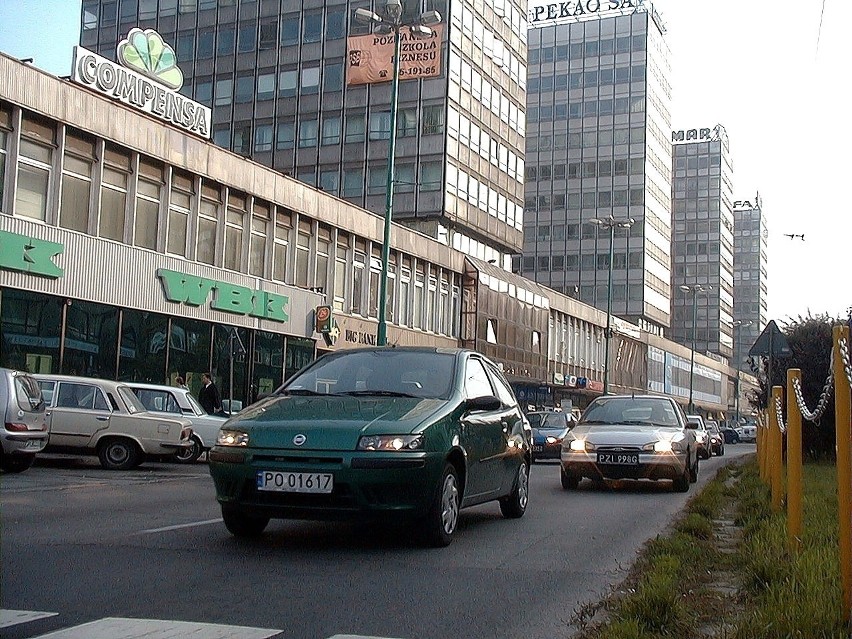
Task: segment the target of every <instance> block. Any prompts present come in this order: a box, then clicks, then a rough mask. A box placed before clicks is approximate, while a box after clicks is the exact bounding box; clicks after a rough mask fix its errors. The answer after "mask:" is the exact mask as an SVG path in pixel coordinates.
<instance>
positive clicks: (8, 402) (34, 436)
mask: <svg viewBox="0 0 852 639" xmlns="http://www.w3.org/2000/svg"><path fill="white" fill-rule="evenodd" d="M0 409H1V410H2V411H3V427H2V429H0V442H2V444H3V446H2V455H0V468H2V469H3V470H4V471H5V472H7V473H20V472H22V471H25V470H26V469H27V468H29V467H30V466H32V465H33V461H34V460H35V456H36V453H37V452H39V451H40V450H42V449H43V448H44V447H45V446H47V441H48V435H49V434H48V428H47V421H46V419H45V407H44V400H43V399H42V396H41V390H40V389H39V387H38V384H37V383H36V381H35V380H34V379H33V378H32V377H30V376H29V375H28V374H27V373H22V372H20V371H14V370H11V369H9V368H0Z"/></svg>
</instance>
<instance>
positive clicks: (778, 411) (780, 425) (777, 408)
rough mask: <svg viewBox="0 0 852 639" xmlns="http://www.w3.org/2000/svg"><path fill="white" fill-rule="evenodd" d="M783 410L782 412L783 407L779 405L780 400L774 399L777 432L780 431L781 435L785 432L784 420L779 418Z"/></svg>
mask: <svg viewBox="0 0 852 639" xmlns="http://www.w3.org/2000/svg"><path fill="white" fill-rule="evenodd" d="M783 410H784V407H783V406H782V405H781V398H780V397H776V398H775V420H776V421H777V422H778V430H780V431H781V433H782V434H783V433H786V432H787V424H785V423H784V419H783V417H781V415H783V413H782V412H781V411H783Z"/></svg>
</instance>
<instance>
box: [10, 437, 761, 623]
mask: <svg viewBox="0 0 852 639" xmlns="http://www.w3.org/2000/svg"><path fill="white" fill-rule="evenodd" d="M753 452H754V446H753V445H751V444H739V445H729V446H727V447H726V455H725V457H721V458H716V457H714V458H712V459H710V460H706V461H702V462H701V472H700V477H699V483H698V485H697V486H696V485H693V486H692V488H691V490H690V492H689V493H686V494H683V493H673V492H671V490H670V483H669V482H658V483H650V482H647V483H646V482H641V483H636V482H622V483H621V484H619V485H618V486H616V487H613V486H607V487H597V486H595V485H593V484H592V483H591V482H589V481H584V482H582V483H581V484H580V488H579V489H578V490H577V491H563V490H562V488H561V486H560V483H559V467H558V465H557V464H553V463H541V464H536V465H535V466H534V467H533V473H532V477H531V501H530V506H529V509H528V510H527V513H526V515H525V516H524V517H523V518H522V519H520V520H506V519H503V518H502V517H501V515H500V510H499V508H498V506H497V505H496V504H491V505H484V506H479V507H476V508H473V509H469V510H466V511H463V515H462V518H461V521H460V525H459V530H458V533H457V536H456V538H455V540H454V541H453V543H452V545H450V546H449V547H448V548H444V549H429V548H424V547H421V546H420V545H418V542H417V541H416V540H415V539H414V536H413V535H411V534H410V532H409V531H408V530H406V529H405V528H389V529H385V528H378V527H375V526H368V525H356V524H345V523H344V524H341V523H317V522H283V521H273V522H272V523H271V524H270V526H269V528H268V529H267V533H266V534H265V535H264V536H263V537H262V538H261V539H259V540H253V541H249V542H246V541H242V540H236V539H234V538H233V537H231V536H230V535H229V534H228V533H227V531H226V530H225V528H224V525H223V524H222V522H221V520H220V517H219V510H218V506H217V505H216V502H215V498H214V491H213V486H212V481H211V479H210V477H209V475H208V473H207V466H206V464H204V463H198V464H194V465H192V466H180V465H176V464H157V463H154V464H146V465H145V466H142V467H141V468H139V469H137V470H135V471H130V472H124V473H122V472H107V471H103V470H101V469H100V468H99V467H98V466H97V464H96V461H95V460H93V459H88V460H74V459H63V458H53V459H48V460H46V461H44V462H39V463H38V464H37V465H36V466H35V467H33V468H31V469H30V470H28V471H27V472H25V473H23V474H20V475H2V477H0V482H1V483H0V508H2V510H1V511H0V512H2V529H1V530H0V543H2V545H0V555H1V557H0V559H2V576H0V587H2V590H0V608H2V609H3V611H4V612H3V613H2V614H0V637H4V638H8V639H24V638H31V637H40V636H42V635H44V634H46V633H54V632H55V633H56V634H51V639H82V638H83V637H85V638H87V639H95V638H96V637H100V636H103V637H104V638H109V639H121V638H122V637H131V636H139V634H140V631H139V630H138V628H137V629H135V630H134V629H129V630H128V629H126V628H120V627H119V626H120V625H121V623H120V622H106V621H99V620H103V619H104V618H130V619H136V620H163V621H164V623H162V624H160V626H159V627H158V628H159V630H161V631H162V632H161V634H156V633H154V632H153V631H151V628H150V627H149V628H147V629H146V632H149V633H150V634H149V635H146V636H150V637H152V638H153V637H160V636H162V637H174V638H181V637H190V636H191V637H193V639H218V638H220V637H222V638H224V637H245V638H250V637H258V638H261V637H276V638H278V639H326V638H328V637H332V636H335V635H361V636H369V637H396V638H402V639H449V638H451V637H464V638H465V639H493V637H495V636H500V637H501V639H531V638H532V639H537V638H541V639H545V638H547V639H554V638H558V637H566V636H568V635H569V628H568V626H567V624H568V622H569V619H570V617H571V615H572V612H573V611H574V610H575V609H577V607H578V605H579V604H580V603H582V602H588V601H595V600H597V599H599V598H600V596H601V595H602V594H604V593H605V592H606V591H607V590H608V588H609V587H610V586H611V585H614V584H617V583H618V582H619V581H620V580H621V579H622V578H623V577H624V576H625V574H626V571H627V569H628V568H629V566H630V565H631V563H632V561H633V560H634V558H635V556H636V552H637V551H638V550H639V549H640V548H641V546H642V544H643V543H644V542H645V541H646V540H647V539H649V538H652V537H653V536H655V535H656V534H658V533H660V532H662V531H663V530H664V529H665V527H666V525H667V524H668V523H669V522H670V521H671V519H672V517H673V516H674V515H675V514H676V513H677V512H678V511H679V510H680V509H681V508H682V507H683V506H684V504H685V503H686V501H687V499H688V498H689V497H690V496H691V495H693V494H695V492H696V491H697V490H698V489H700V487H701V485H702V484H703V483H705V482H706V481H707V480H708V479H709V478H710V477H711V476H712V475H713V474H714V473H715V470H716V469H718V468H719V467H720V466H721V465H723V464H725V463H727V462H729V461H730V460H731V459H732V458H736V457H739V456H741V455H744V454H748V453H753ZM11 611H35V612H41V613H55V614H51V616H44V617H42V618H40V619H34V620H32V621H27V622H26V623H13V624H12V625H8V626H6V627H1V626H2V623H3V621H4V620H8V619H9V618H10V616H13V615H15V614H21V613H15V612H11ZM18 621H19V620H18ZM176 622H193V623H192V624H190V623H186V624H181V623H176ZM86 623H89V624H92V625H89V626H86V627H85V628H83V629H79V628H76V627H77V626H79V625H80V624H86ZM110 623H112V624H113V625H112V626H109V625H108V624H110ZM133 623H135V624H136V625H137V626H138V625H139V624H143V623H147V624H149V626H150V625H151V624H154V622H151V621H144V622H143V621H137V622H133ZM133 623H131V622H126V624H130V625H133ZM198 623H201V624H221V625H223V626H224V625H228V626H241V627H243V628H238V629H236V630H234V629H230V628H223V627H221V626H198V625H195V624H198ZM115 624H118V625H115ZM154 625H156V624H154ZM253 628H256V629H258V630H251V629H253ZM98 632H101V634H98Z"/></svg>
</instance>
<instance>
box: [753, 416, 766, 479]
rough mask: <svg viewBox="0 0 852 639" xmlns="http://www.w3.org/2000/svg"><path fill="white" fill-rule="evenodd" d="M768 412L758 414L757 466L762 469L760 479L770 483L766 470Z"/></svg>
mask: <svg viewBox="0 0 852 639" xmlns="http://www.w3.org/2000/svg"><path fill="white" fill-rule="evenodd" d="M765 415H766V413H763V412H761V413H760V414H759V415H758V416H757V438H756V439H755V443H756V444H757V468H758V470H759V471H760V480H761V481H762V482H763V483H764V484H768V483H769V480H768V479H767V477H768V473H767V472H766V421H765V420H764V416H765Z"/></svg>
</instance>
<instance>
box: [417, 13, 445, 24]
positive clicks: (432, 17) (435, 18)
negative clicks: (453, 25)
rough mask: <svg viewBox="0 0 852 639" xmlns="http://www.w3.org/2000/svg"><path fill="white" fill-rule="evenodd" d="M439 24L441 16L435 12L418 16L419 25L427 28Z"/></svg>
mask: <svg viewBox="0 0 852 639" xmlns="http://www.w3.org/2000/svg"><path fill="white" fill-rule="evenodd" d="M440 22H441V14H440V13H438V12H437V11H426V12H424V13H421V14H420V24H425V25H426V26H427V27H431V26H432V25H435V24H438V23H440Z"/></svg>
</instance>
